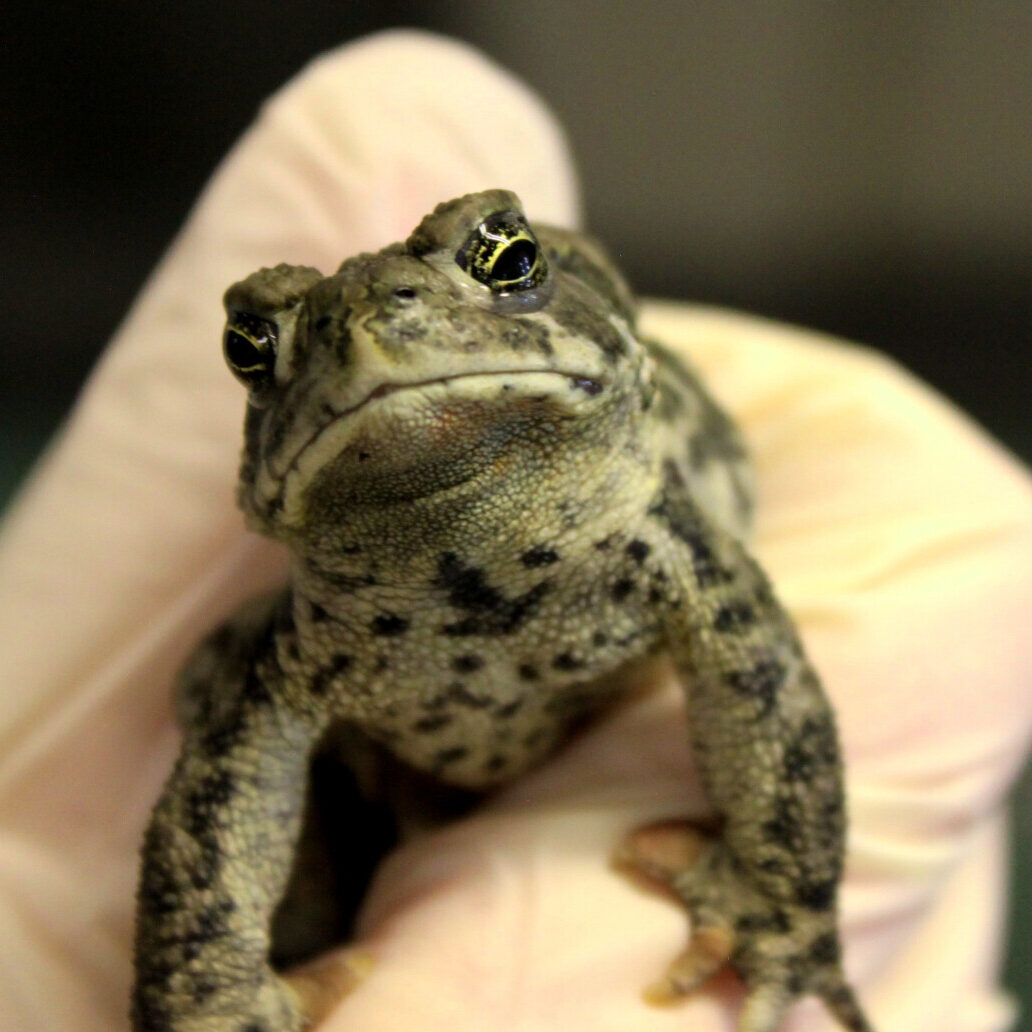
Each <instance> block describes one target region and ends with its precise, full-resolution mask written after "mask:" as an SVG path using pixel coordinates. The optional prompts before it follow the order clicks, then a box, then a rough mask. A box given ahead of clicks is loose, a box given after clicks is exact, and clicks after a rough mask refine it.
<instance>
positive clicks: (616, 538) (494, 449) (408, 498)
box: [133, 191, 868, 1032]
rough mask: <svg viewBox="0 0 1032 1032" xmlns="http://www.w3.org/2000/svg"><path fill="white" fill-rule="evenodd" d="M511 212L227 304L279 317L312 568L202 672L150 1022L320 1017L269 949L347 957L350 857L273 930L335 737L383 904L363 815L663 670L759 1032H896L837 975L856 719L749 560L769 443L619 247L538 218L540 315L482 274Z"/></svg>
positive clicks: (279, 516) (158, 813)
mask: <svg viewBox="0 0 1032 1032" xmlns="http://www.w3.org/2000/svg"><path fill="white" fill-rule="evenodd" d="M505 210H515V211H520V208H519V202H518V200H517V199H516V198H515V197H514V196H513V195H511V194H508V193H506V192H504V191H489V192H487V193H483V194H475V195H470V196H468V197H464V198H460V199H458V200H457V201H452V202H449V203H447V204H444V205H441V206H439V207H438V209H437V210H436V211H435V212H434V213H433V214H431V215H429V216H427V218H426V219H424V220H423V222H422V223H421V225H420V226H419V227H418V228H417V229H416V230H415V232H414V233H413V234H412V236H411V237H410V238H409V240H408V241H407V242H406V243H405V244H396V245H392V246H391V247H388V248H386V249H385V250H383V251H381V252H380V253H378V254H375V255H359V256H358V257H356V258H352V259H350V260H348V261H347V262H345V263H344V264H343V265H342V266H341V268H340V270H339V271H338V272H337V273H336V274H335V275H333V276H329V277H325V278H324V277H322V276H321V275H320V274H319V273H318V272H316V271H315V270H313V269H305V268H294V267H289V266H279V267H278V268H276V269H271V270H269V269H263V270H261V271H260V272H257V273H255V274H254V275H253V276H251V277H249V278H248V279H247V280H245V281H243V282H242V283H240V284H237V285H235V286H233V287H232V288H230V290H229V291H228V293H227V296H226V305H227V310H228V311H229V313H230V319H231V323H232V320H233V318H234V314H235V313H238V312H241V311H243V312H247V313H251V314H252V315H255V316H260V317H263V318H267V319H271V320H273V321H274V322H275V323H276V325H277V326H278V328H279V343H278V345H277V349H276V354H275V369H274V375H270V376H269V377H268V378H267V380H266V382H263V383H259V384H258V385H257V386H255V387H253V388H252V391H251V396H250V405H249V407H248V413H247V420H246V444H245V449H244V456H243V462H242V467H241V480H240V488H239V500H240V504H241V506H242V508H243V509H244V511H245V513H246V514H247V518H248V522H249V523H250V525H251V526H253V527H255V528H257V529H258V530H260V531H262V532H264V533H266V534H269V535H271V536H273V537H275V538H277V539H279V540H281V541H283V542H284V543H285V544H286V545H287V546H288V548H289V549H290V551H291V554H292V557H293V561H292V569H291V578H290V584H289V586H288V587H287V588H285V589H284V590H283V592H282V593H280V594H278V595H276V596H275V597H272V598H269V599H265V600H260V601H258V602H256V603H254V604H252V605H251V606H249V607H248V608H247V609H246V611H244V612H242V613H241V614H239V615H238V617H236V618H234V619H233V620H231V621H230V622H229V623H228V624H227V625H226V626H224V627H223V628H221V629H220V630H218V631H217V632H215V634H214V635H212V636H211V637H210V638H209V640H208V641H207V642H205V643H204V644H203V645H202V646H201V648H200V649H199V651H198V652H197V654H196V655H195V657H194V659H193V660H192V662H191V664H190V665H189V667H188V668H187V670H186V671H185V672H184V675H183V682H182V690H181V693H180V700H179V702H180V705H179V709H180V717H181V720H182V722H183V725H184V731H185V741H184V745H183V751H182V755H181V757H180V759H179V761H178V763H177V764H176V767H175V770H174V772H173V774H172V776H171V778H170V780H169V782H168V785H167V786H166V788H165V791H164V794H163V795H162V798H161V800H160V802H159V803H158V806H157V808H156V810H155V814H154V818H153V822H152V824H151V826H150V829H149V830H148V832H147V837H146V842H145V845H144V850H143V873H142V879H141V888H140V907H139V923H138V933H137V946H136V970H137V985H136V989H135V991H134V998H133V999H134V1003H133V1014H134V1027H135V1028H136V1029H137V1030H138V1032H144V1030H146V1032H158V1030H175V1032H187V1030H190V1032H194V1030H206V1032H213V1030H218V1032H223V1030H225V1032H258V1030H262V1032H287V1030H295V1029H300V1028H303V1027H305V1017H304V1015H303V1014H302V1013H301V1010H300V1007H299V1003H298V999H297V997H296V996H295V995H294V993H293V991H292V990H291V988H290V987H289V986H288V985H287V983H285V982H284V981H283V980H281V979H280V978H279V977H278V975H277V974H276V973H275V971H274V969H273V967H272V965H271V964H270V961H269V956H270V950H271V949H274V950H275V952H276V955H277V956H278V957H298V956H303V955H305V954H306V953H309V952H311V951H313V950H315V949H318V948H319V946H321V945H325V942H326V940H327V938H328V937H332V932H333V929H332V928H331V929H329V930H327V928H326V927H316V926H318V925H319V921H318V919H316V918H312V926H311V928H310V939H311V941H309V942H307V943H306V942H305V935H306V932H305V928H306V925H305V921H304V920H303V919H301V920H299V919H298V915H299V914H301V915H304V914H308V915H309V917H311V915H312V914H318V913H319V912H320V908H319V905H318V900H319V897H318V896H317V895H313V891H314V890H312V889H311V886H310V885H308V884H307V882H306V878H310V877H311V871H312V870H313V869H317V868H318V866H319V865H318V864H313V863H308V862H306V861H304V860H303V859H302V860H298V861H297V865H298V870H295V874H294V877H293V880H292V882H291V886H290V889H289V901H288V903H286V904H284V905H283V906H281V907H280V908H279V911H278V912H277V913H276V917H275V922H273V915H274V911H275V910H276V906H277V903H278V901H280V900H281V899H282V898H283V896H284V894H285V893H287V892H288V888H287V887H288V880H290V879H291V867H292V864H293V863H294V862H295V856H296V855H302V856H308V854H309V847H310V846H312V844H313V843H317V841H318V839H319V835H318V834H317V833H315V832H314V831H313V829H316V822H315V820H314V817H313V818H312V819H310V820H309V821H308V822H307V827H308V831H307V832H306V834H305V838H304V841H305V843H306V846H305V849H304V850H298V849H297V843H298V839H299V836H300V835H301V827H302V815H303V812H304V810H305V795H306V786H307V784H308V782H309V771H310V763H311V758H312V756H313V755H314V753H315V751H316V747H317V746H318V747H319V751H320V752H321V753H323V754H326V753H332V755H333V756H334V757H335V758H336V760H339V761H340V762H341V763H343V764H344V765H345V766H347V767H351V768H352V769H354V770H355V771H356V778H357V781H358V783H359V784H361V785H362V786H363V788H362V790H361V791H359V790H356V789H354V788H353V789H352V790H351V791H350V792H345V793H344V798H342V799H341V801H340V804H339V809H338V811H337V813H336V814H335V815H334V822H333V823H334V824H335V828H334V837H335V841H336V843H337V852H336V857H337V859H336V861H334V862H335V863H336V864H337V867H336V869H335V877H336V882H335V887H336V890H337V891H338V892H339V891H340V890H341V886H342V882H347V881H348V880H349V879H350V880H351V881H352V882H353V883H354V884H353V885H352V886H351V888H352V890H353V892H360V891H361V878H362V877H364V876H365V874H366V873H367V872H368V868H369V866H370V864H371V863H372V862H373V861H374V859H375V850H373V851H372V852H370V849H369V847H368V845H367V843H366V842H365V841H364V835H365V832H364V828H365V827H366V824H364V823H360V822H359V820H358V818H357V817H356V813H357V810H358V808H359V807H360V806H361V805H365V804H362V803H361V799H362V798H369V797H373V798H374V799H379V800H381V801H384V802H385V805H391V806H398V807H404V806H405V805H406V803H405V801H404V800H399V799H398V798H396V797H393V798H386V795H385V793H386V791H387V790H386V788H384V786H385V785H387V784H388V783H389V784H390V785H397V784H399V783H400V782H402V781H404V780H405V779H404V777H403V772H405V771H415V772H420V774H418V775H417V774H413V775H412V777H411V780H412V782H413V783H414V784H417V785H418V784H419V783H420V782H421V780H423V781H425V780H426V778H425V777H422V775H428V776H430V777H432V778H433V779H436V780H438V781H440V782H442V783H446V784H450V785H452V786H458V787H459V788H462V789H471V790H477V791H479V790H484V789H489V788H490V787H492V786H494V785H497V784H499V783H501V782H504V781H507V780H509V779H511V778H512V777H514V776H515V775H517V774H518V773H519V772H520V771H522V770H524V769H526V768H527V767H528V766H530V765H532V764H534V763H537V762H539V761H540V760H542V759H543V758H544V757H546V756H547V755H548V754H549V753H550V752H551V751H552V750H553V749H554V748H555V746H556V745H557V744H558V743H560V742H561V741H562V740H563V738H564V736H565V735H566V734H567V733H568V731H569V729H570V727H571V726H572V725H573V724H574V723H575V722H577V721H579V720H581V719H583V718H584V717H585V716H586V715H588V714H589V713H590V712H592V711H594V710H597V709H598V708H599V707H600V706H602V705H604V704H605V703H606V702H608V701H609V700H610V699H612V698H613V697H614V695H616V694H617V693H618V692H619V690H620V687H621V685H622V684H623V683H625V678H623V677H621V676H620V672H621V670H622V668H625V667H626V665H627V664H629V663H633V662H637V661H640V660H641V659H642V658H643V657H644V656H646V655H647V654H650V653H655V652H659V651H668V652H670V653H671V654H672V655H673V657H674V659H675V661H676V663H677V665H678V667H679V668H680V671H681V674H682V676H683V681H684V685H685V688H686V691H687V693H688V697H689V702H690V709H691V729H692V741H693V745H694V748H695V751H696V755H697V757H698V762H699V766H700V769H701V771H702V775H703V778H704V781H705V786H706V789H707V791H708V793H709V797H710V800H711V802H712V805H713V808H714V810H715V811H716V812H717V814H718V815H719V817H720V818H721V820H722V824H723V828H722V833H721V836H720V838H719V839H718V840H716V841H715V842H714V843H713V844H712V845H711V846H710V847H709V848H708V849H707V850H706V852H705V854H704V857H703V859H702V860H701V861H700V862H699V863H698V864H697V865H696V866H695V867H693V868H691V869H686V870H685V871H684V872H683V874H682V875H681V876H680V877H679V878H678V881H677V886H678V889H679V891H680V894H681V895H682V897H683V898H684V901H685V904H686V906H687V907H688V909H689V911H690V912H691V914H692V917H693V922H694V924H695V925H697V926H699V927H718V928H721V929H727V930H730V931H731V932H733V935H734V952H733V954H732V956H731V963H732V964H733V966H734V967H735V968H736V969H737V970H738V971H739V973H740V974H741V975H742V976H743V977H744V978H745V980H746V982H747V984H748V986H749V989H750V997H749V1002H748V1003H747V1006H746V1010H745V1012H744V1013H743V1017H742V1019H741V1024H740V1028H741V1029H742V1030H743V1032H763V1030H770V1029H774V1028H775V1027H776V1026H777V1024H778V1022H779V1021H780V1017H781V1015H782V1013H783V1011H784V1009H785V1007H787V1005H788V1003H789V1002H790V1001H791V1000H792V999H793V998H795V997H796V996H798V995H799V994H801V993H804V992H817V993H819V994H821V995H823V996H824V997H825V999H826V1000H827V1001H828V1002H829V1004H830V1005H831V1006H832V1007H833V1009H834V1010H835V1012H836V1013H837V1014H838V1016H839V1017H840V1019H841V1020H842V1021H843V1023H844V1024H845V1025H846V1026H847V1027H849V1028H852V1029H855V1030H860V1029H865V1028H867V1027H868V1026H867V1025H866V1023H865V1022H864V1020H863V1018H862V1016H861V1015H860V1013H859V1010H858V1009H857V1008H856V1006H855V1003H854V1001H853V999H852V996H851V994H850V992H849V990H848V989H847V988H846V986H845V984H844V982H843V980H842V976H841V972H840V968H839V962H838V940H837V933H836V922H835V895H836V887H837V883H838V879H839V875H840V869H841V859H842V839H843V830H844V818H843V804H842V785H841V769H840V762H839V754H838V746H837V739H836V733H835V728H834V723H833V719H832V715H831V712H830V711H829V708H828V704H827V701H826V699H825V698H824V695H823V693H822V691H821V688H820V686H819V683H818V680H817V677H816V675H815V674H814V672H813V670H812V668H811V667H810V665H809V664H808V662H807V660H806V658H805V656H804V654H803V651H802V649H801V646H800V644H799V641H798V638H797V636H796V634H795V631H794V630H793V627H792V624H791V621H790V620H789V618H788V617H787V616H786V615H785V613H784V611H783V610H782V608H781V607H780V606H779V604H778V603H777V601H776V600H775V598H774V596H773V594H772V593H771V590H770V587H769V585H768V583H767V581H766V579H765V578H764V576H763V574H762V572H761V571H760V570H759V568H758V567H757V566H756V564H755V563H754V562H753V561H752V560H751V559H750V558H749V557H748V555H747V553H746V552H745V550H744V548H743V546H742V544H741V538H742V536H743V534H744V532H745V529H746V524H747V522H748V518H749V508H750V503H749V490H748V484H747V474H746V470H745V464H744V453H743V450H742V447H741V444H740V442H739V439H738V436H737V433H736V431H735V429H734V427H733V426H732V425H731V424H730V423H729V421H728V420H727V418H726V417H725V416H724V415H723V414H722V413H721V412H720V410H719V409H718V408H717V407H716V406H715V404H714V403H713V401H712V400H711V399H710V398H709V397H708V395H707V394H706V393H705V391H704V390H703V388H702V387H701V386H700V384H699V382H698V381H697V379H696V378H695V377H694V375H693V374H692V373H691V372H690V371H689V370H688V369H687V368H686V367H685V366H684V364H683V363H682V361H681V360H680V359H679V358H676V357H674V356H673V355H671V354H670V353H668V352H666V351H665V350H664V349H662V348H661V347H660V346H658V345H656V344H654V343H651V342H649V341H646V340H643V339H641V338H639V337H638V336H637V334H636V330H635V324H634V312H633V305H632V302H631V298H630V295H629V294H628V291H627V288H626V286H625V285H624V283H623V281H622V279H621V278H620V275H619V273H617V272H616V271H615V269H614V268H613V267H612V266H611V265H610V264H609V262H608V260H607V259H606V257H605V256H604V255H603V254H602V252H601V251H600V249H599V248H598V246H597V245H596V244H594V243H593V242H591V241H590V240H588V239H586V238H584V237H582V236H580V235H578V234H574V233H570V232H567V231H562V230H557V229H551V228H546V227H536V232H537V235H538V239H539V241H540V243H541V245H542V247H543V248H544V250H545V253H546V254H547V256H548V260H549V269H550V271H549V274H548V278H547V282H546V283H545V285H544V287H543V288H541V289H539V290H537V291H534V292H531V293H530V294H528V295H527V296H515V295H505V294H499V293H497V292H494V291H492V290H491V289H490V288H489V286H487V285H485V284H483V283H480V282H475V281H474V280H473V279H471V278H470V277H469V276H468V275H467V274H466V272H465V271H464V270H463V269H462V268H460V267H459V265H458V264H456V261H455V256H456V253H457V252H458V251H459V249H460V248H461V246H462V244H463V242H464V241H465V240H466V239H467V237H468V236H469V234H470V232H471V231H472V230H473V229H474V228H475V227H476V226H477V225H478V224H479V223H480V222H481V221H482V220H483V219H484V218H485V217H486V216H488V215H490V214H491V213H494V212H497V211H505ZM399 288H401V294H400V295H399V294H396V293H395V291H396V290H398V289H399ZM614 675H615V676H614ZM385 765H388V766H390V768H391V772H392V776H391V777H390V778H384V777H380V778H377V774H376V772H377V771H381V772H382V770H383V769H384V766H385ZM411 800H412V796H409V799H408V809H409V815H410V816H411V814H412V813H413V812H414V811H413V807H412V804H411ZM415 809H416V810H418V807H416V808H415ZM367 816H368V815H367ZM417 816H418V814H417ZM342 844H343V845H342ZM312 848H315V847H314V846H312ZM359 854H362V855H363V857H364V859H356V857H358V855H359ZM366 854H368V856H366ZM349 863H351V864H352V867H353V869H354V872H355V874H354V877H353V878H351V876H350V875H347V876H346V877H345V876H342V875H341V870H344V871H345V872H347V871H350V870H351V868H349V867H348V864H349ZM324 866H325V865H324ZM301 868H305V869H306V870H307V872H308V873H307V874H302V873H300V869H301ZM347 887H348V886H347V885H344V888H345V889H346V888H347ZM313 899H315V900H316V903H315V905H314V906H313V905H312V900H313ZM323 903H324V906H323V908H322V909H323V911H324V912H329V911H332V910H333V908H332V907H331V906H330V905H329V903H328V902H327V901H326V900H323ZM273 924H275V936H276V938H277V942H276V943H275V944H273V943H272V941H271V940H272V937H273V935H272V932H271V930H270V929H272V927H273ZM325 924H326V922H325V921H323V925H325ZM331 924H332V922H331ZM283 940H289V943H288V944H287V945H284V944H283Z"/></svg>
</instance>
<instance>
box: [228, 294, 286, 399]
mask: <svg viewBox="0 0 1032 1032" xmlns="http://www.w3.org/2000/svg"><path fill="white" fill-rule="evenodd" d="M276 338H277V330H276V324H275V323H274V322H272V321H271V320H269V319H262V318H261V317H260V316H257V315H252V314H251V313H250V312H233V313H232V314H231V315H230V318H229V322H228V323H227V324H226V333H225V336H224V337H223V339H222V353H223V354H224V355H225V357H226V364H227V365H228V366H229V368H230V370H231V371H232V373H233V375H234V376H235V377H236V378H237V379H238V380H240V381H241V383H244V384H246V385H247V386H248V387H257V386H259V385H260V384H263V383H265V382H267V381H268V380H269V379H270V378H271V377H272V370H273V366H274V365H275V363H276Z"/></svg>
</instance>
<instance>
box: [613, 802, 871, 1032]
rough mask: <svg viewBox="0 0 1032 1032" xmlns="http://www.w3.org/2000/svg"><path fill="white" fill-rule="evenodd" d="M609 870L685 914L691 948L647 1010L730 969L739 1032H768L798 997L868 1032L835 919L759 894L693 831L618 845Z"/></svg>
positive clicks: (711, 841)
mask: <svg viewBox="0 0 1032 1032" xmlns="http://www.w3.org/2000/svg"><path fill="white" fill-rule="evenodd" d="M613 864H614V866H615V867H616V869H617V870H619V871H620V872H621V873H623V874H626V875H628V876H629V877H630V878H632V880H634V881H635V882H636V883H638V884H641V885H644V886H645V887H646V888H648V889H650V890H652V891H655V892H660V893H662V894H663V895H666V896H670V897H672V898H675V899H677V900H678V901H679V902H680V903H681V904H682V905H683V906H685V907H686V908H687V910H688V912H689V915H690V917H691V921H692V927H693V931H692V935H691V937H690V939H689V941H688V945H687V946H686V947H685V949H684V950H683V951H682V952H681V953H680V954H678V956H677V957H675V958H674V960H673V961H672V962H671V963H670V964H669V966H668V967H667V970H666V972H665V973H664V975H663V976H662V977H661V978H660V979H659V980H658V981H657V982H655V983H654V984H653V985H651V986H649V987H648V989H646V991H645V999H646V1000H647V1001H648V1002H649V1003H652V1004H669V1003H674V1002H676V1001H678V1000H680V999H683V998H684V997H685V996H687V995H688V994H689V993H691V992H692V991H693V990H695V989H696V988H698V987H699V986H701V985H702V984H703V983H705V982H706V981H708V980H709V979H710V978H711V977H712V976H713V975H715V974H716V973H717V972H718V971H720V970H721V969H722V968H723V967H724V966H725V965H730V966H731V967H732V968H733V969H734V970H735V971H737V972H738V974H739V975H740V976H741V977H742V978H743V980H744V981H745V983H746V986H747V990H748V991H747V995H746V999H745V1004H744V1007H743V1009H742V1013H741V1016H740V1018H739V1021H738V1032H775V1030H776V1029H777V1028H778V1026H779V1025H780V1023H781V1020H782V1018H783V1017H784V1015H785V1012H786V1011H787V1010H788V1008H789V1006H790V1004H791V1003H792V1002H793V1001H794V1000H795V999H796V998H797V997H799V996H801V995H803V994H805V993H815V994H816V995H818V996H820V997H821V998H822V999H823V1000H824V1002H825V1004H826V1006H827V1007H828V1009H829V1010H830V1011H831V1012H832V1014H834V1015H835V1017H836V1018H837V1019H838V1020H839V1022H840V1023H841V1024H842V1026H843V1027H844V1028H846V1029H849V1030H850V1032H872V1029H871V1026H870V1025H869V1023H868V1022H867V1019H866V1018H865V1017H864V1015H863V1012H862V1011H861V1009H860V1007H859V1005H858V1004H857V1002H856V999H855V997H854V995H853V992H852V990H851V989H850V988H849V986H848V985H847V984H846V983H845V981H844V978H843V975H842V970H841V967H840V963H839V944H838V938H837V935H836V933H835V928H834V920H833V917H830V918H829V916H828V915H827V914H814V913H812V912H808V911H805V910H802V909H800V908H798V907H796V906H793V905H791V904H788V903H785V902H783V901H780V900H776V899H771V898H769V897H767V896H765V895H764V894H763V893H762V892H761V891H760V890H759V889H758V888H757V887H756V886H755V885H754V884H753V883H752V882H751V881H750V880H749V879H748V876H747V875H746V874H744V873H743V871H742V869H741V865H740V864H738V863H737V862H736V861H735V860H734V858H733V857H732V856H731V855H730V853H729V852H728V850H727V849H726V847H725V846H724V845H723V843H722V842H721V841H720V840H719V839H716V838H715V837H713V836H712V835H711V834H709V833H708V832H707V831H705V830H703V829H702V828H700V827H699V826H698V825H693V824H689V823H688V822H686V821H665V822H661V823H657V824H650V825H646V826H645V827H642V828H639V829H637V830H636V831H634V832H632V833H631V834H630V835H628V836H627V837H626V838H625V839H624V841H623V842H622V843H621V844H620V846H619V847H618V848H617V850H616V852H615V854H614V857H613Z"/></svg>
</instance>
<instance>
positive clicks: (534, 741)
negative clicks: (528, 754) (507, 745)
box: [523, 727, 545, 749]
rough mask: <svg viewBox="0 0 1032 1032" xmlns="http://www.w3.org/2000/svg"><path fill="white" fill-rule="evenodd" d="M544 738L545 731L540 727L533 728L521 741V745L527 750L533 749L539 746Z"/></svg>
mask: <svg viewBox="0 0 1032 1032" xmlns="http://www.w3.org/2000/svg"><path fill="white" fill-rule="evenodd" d="M544 737H545V729H544V728H541V727H538V728H535V729H534V730H533V731H531V732H530V733H529V734H528V735H527V736H526V737H525V738H524V739H523V745H524V747H525V748H527V749H533V748H534V747H535V746H536V745H539V744H540V742H541V740H542V739H543V738H544Z"/></svg>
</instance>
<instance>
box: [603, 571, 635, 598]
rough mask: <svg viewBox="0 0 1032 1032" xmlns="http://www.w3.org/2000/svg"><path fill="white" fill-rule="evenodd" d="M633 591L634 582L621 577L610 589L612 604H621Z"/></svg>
mask: <svg viewBox="0 0 1032 1032" xmlns="http://www.w3.org/2000/svg"><path fill="white" fill-rule="evenodd" d="M633 590H634V581H632V580H630V579H629V578H628V577H621V578H620V579H619V580H618V581H617V582H616V583H615V584H614V585H613V586H612V588H611V589H610V592H609V593H610V594H611V595H612V596H613V601H614V602H622V601H623V600H624V599H625V598H627V596H628V595H629V594H630V593H631V592H632V591H633Z"/></svg>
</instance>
